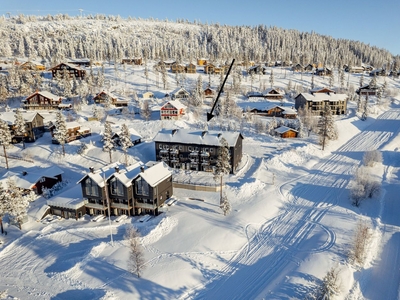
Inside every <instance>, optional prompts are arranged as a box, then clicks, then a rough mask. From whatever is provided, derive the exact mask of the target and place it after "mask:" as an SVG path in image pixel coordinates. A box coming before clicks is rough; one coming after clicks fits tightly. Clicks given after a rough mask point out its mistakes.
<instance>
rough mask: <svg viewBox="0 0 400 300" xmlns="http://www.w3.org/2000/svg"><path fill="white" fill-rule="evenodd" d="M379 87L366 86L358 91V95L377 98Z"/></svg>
mask: <svg viewBox="0 0 400 300" xmlns="http://www.w3.org/2000/svg"><path fill="white" fill-rule="evenodd" d="M379 88H380V87H379V86H377V85H373V84H371V83H370V84H365V85H363V86H360V87H359V88H358V89H357V90H356V94H357V95H360V96H366V95H368V96H376V95H377V93H378V90H379Z"/></svg>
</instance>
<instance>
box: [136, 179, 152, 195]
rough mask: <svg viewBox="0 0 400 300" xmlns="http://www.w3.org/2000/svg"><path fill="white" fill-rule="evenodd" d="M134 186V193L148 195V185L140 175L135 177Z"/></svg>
mask: <svg viewBox="0 0 400 300" xmlns="http://www.w3.org/2000/svg"><path fill="white" fill-rule="evenodd" d="M135 187H136V194H138V195H143V196H148V195H149V185H148V183H147V182H146V181H145V180H144V179H143V178H142V177H140V176H139V178H138V179H136V181H135Z"/></svg>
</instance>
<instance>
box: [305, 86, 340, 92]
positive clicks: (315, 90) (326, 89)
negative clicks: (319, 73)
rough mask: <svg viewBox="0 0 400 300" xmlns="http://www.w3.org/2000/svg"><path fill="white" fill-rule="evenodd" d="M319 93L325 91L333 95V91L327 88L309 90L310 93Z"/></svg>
mask: <svg viewBox="0 0 400 300" xmlns="http://www.w3.org/2000/svg"><path fill="white" fill-rule="evenodd" d="M321 91H324V93H325V91H326V92H329V93H335V91H334V90H332V89H330V88H327V87H315V88H313V89H311V90H310V92H311V93H318V92H321Z"/></svg>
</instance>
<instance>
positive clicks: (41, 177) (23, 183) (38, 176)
mask: <svg viewBox="0 0 400 300" xmlns="http://www.w3.org/2000/svg"><path fill="white" fill-rule="evenodd" d="M63 173H64V171H62V170H61V169H60V168H59V167H57V166H52V167H49V168H39V167H35V168H31V169H30V170H25V171H21V172H13V171H8V172H7V173H6V174H5V175H4V176H3V177H2V179H1V181H2V182H4V181H6V180H8V178H10V179H12V180H13V181H14V182H15V185H16V187H18V188H20V189H22V190H30V191H34V192H35V193H37V194H39V195H40V194H42V193H43V189H44V188H47V189H50V188H52V187H53V186H54V185H55V184H56V183H58V182H60V181H62V174H63Z"/></svg>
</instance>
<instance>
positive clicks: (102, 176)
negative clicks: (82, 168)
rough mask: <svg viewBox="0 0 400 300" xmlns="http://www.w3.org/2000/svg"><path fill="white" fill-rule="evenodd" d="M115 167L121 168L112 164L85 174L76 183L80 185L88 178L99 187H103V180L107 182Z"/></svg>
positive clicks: (117, 164) (116, 164)
mask: <svg viewBox="0 0 400 300" xmlns="http://www.w3.org/2000/svg"><path fill="white" fill-rule="evenodd" d="M116 167H118V168H120V167H121V166H120V164H119V163H113V164H110V165H107V166H105V167H103V168H101V169H98V170H93V172H91V171H90V172H88V173H87V174H85V176H83V177H82V178H81V179H80V180H79V181H78V182H77V183H80V182H81V181H82V180H83V179H85V178H86V177H89V178H90V179H92V180H93V181H94V182H96V184H97V185H98V186H99V187H104V180H106V181H107V180H108V179H109V178H110V177H111V176H112V175H113V174H114V172H115V168H116Z"/></svg>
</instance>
